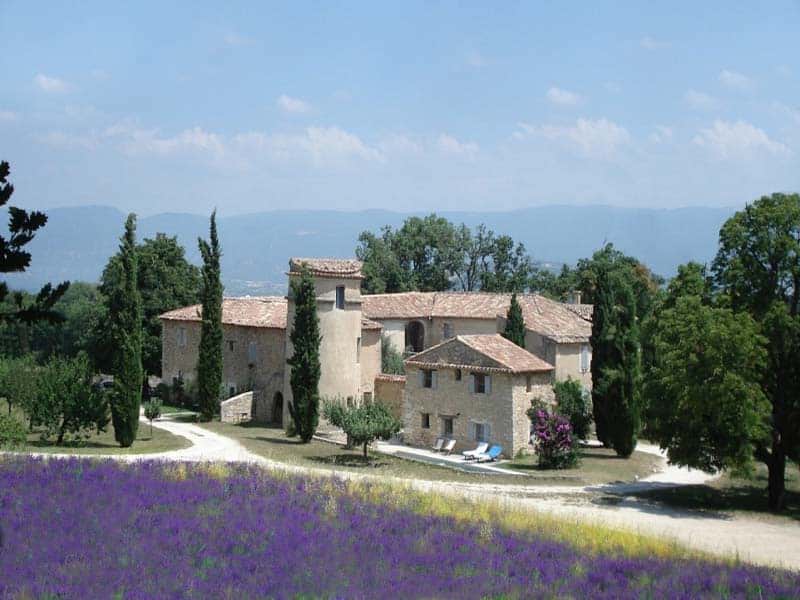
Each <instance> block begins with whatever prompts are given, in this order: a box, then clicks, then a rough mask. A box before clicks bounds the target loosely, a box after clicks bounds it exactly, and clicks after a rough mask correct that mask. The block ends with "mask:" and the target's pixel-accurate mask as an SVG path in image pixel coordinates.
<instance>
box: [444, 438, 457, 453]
mask: <svg viewBox="0 0 800 600" xmlns="http://www.w3.org/2000/svg"><path fill="white" fill-rule="evenodd" d="M455 447H456V441H455V440H447V443H446V444H445V445H444V446H443V447H442V453H443V454H450V453H451V452H452V451H453V448H455Z"/></svg>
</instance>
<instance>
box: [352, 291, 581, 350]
mask: <svg viewBox="0 0 800 600" xmlns="http://www.w3.org/2000/svg"><path fill="white" fill-rule="evenodd" d="M517 298H518V300H519V303H520V305H521V307H522V314H523V317H524V318H525V326H526V327H527V328H528V329H530V330H531V331H535V332H537V333H539V334H541V335H543V336H545V337H547V338H550V339H552V340H553V341H556V342H560V343H575V342H585V341H588V339H589V336H590V335H591V332H592V325H591V322H590V320H589V319H590V316H588V317H587V316H586V315H591V309H592V306H591V305H590V304H572V305H570V304H562V303H561V302H555V301H553V300H548V299H547V298H545V297H544V296H540V295H539V294H519V295H518V296H517ZM361 301H362V305H361V307H362V310H363V312H364V314H365V315H366V316H367V317H369V318H370V319H377V320H382V319H430V318H434V317H438V318H459V319H496V318H497V317H505V316H506V314H507V312H508V306H509V303H510V302H511V294H492V293H486V292H403V293H399V294H374V295H363V296H361Z"/></svg>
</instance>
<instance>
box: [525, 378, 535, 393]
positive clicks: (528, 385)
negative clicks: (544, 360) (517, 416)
mask: <svg viewBox="0 0 800 600" xmlns="http://www.w3.org/2000/svg"><path fill="white" fill-rule="evenodd" d="M532 388H533V380H532V378H531V376H530V375H528V376H527V377H525V391H526V392H530V391H531V389H532Z"/></svg>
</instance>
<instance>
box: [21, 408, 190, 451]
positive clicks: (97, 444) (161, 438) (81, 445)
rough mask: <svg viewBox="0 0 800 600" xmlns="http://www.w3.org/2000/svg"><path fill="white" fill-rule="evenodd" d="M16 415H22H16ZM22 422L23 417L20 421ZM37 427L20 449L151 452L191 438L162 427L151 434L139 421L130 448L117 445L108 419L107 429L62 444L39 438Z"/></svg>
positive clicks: (174, 446) (182, 444)
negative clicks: (134, 438)
mask: <svg viewBox="0 0 800 600" xmlns="http://www.w3.org/2000/svg"><path fill="white" fill-rule="evenodd" d="M17 416H18V417H20V416H22V415H19V414H18V415H17ZM23 422H24V421H23ZM40 433H41V432H40V430H39V429H36V428H34V430H33V431H32V432H30V433H29V434H28V441H27V443H26V444H25V446H23V447H22V448H20V449H19V451H21V452H44V453H47V454H76V455H103V454H151V453H153V452H167V451H169V450H180V449H181V448H188V447H189V446H190V445H191V442H189V440H187V439H186V438H183V437H180V436H177V435H173V434H171V433H170V432H168V431H164V430H163V429H158V428H156V427H153V433H152V436H151V434H150V425H149V424H145V423H141V422H140V423H139V432H138V434H137V436H136V441H135V442H134V443H133V445H132V446H131V447H130V448H120V446H119V444H118V443H117V441H116V440H115V439H114V427H113V425H112V424H111V423H109V424H108V426H107V427H106V431H104V432H103V433H100V434H95V435H92V436H91V437H89V439H86V440H81V441H65V442H64V444H63V445H61V446H56V444H55V439H54V438H53V439H50V440H42V439H41V436H40Z"/></svg>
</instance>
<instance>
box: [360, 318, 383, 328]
mask: <svg viewBox="0 0 800 600" xmlns="http://www.w3.org/2000/svg"><path fill="white" fill-rule="evenodd" d="M364 329H383V325H381V324H380V323H378V322H377V321H373V320H372V319H367V318H366V317H361V330H362V331H363V330H364Z"/></svg>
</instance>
